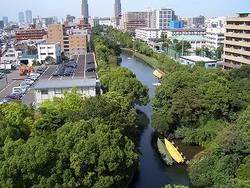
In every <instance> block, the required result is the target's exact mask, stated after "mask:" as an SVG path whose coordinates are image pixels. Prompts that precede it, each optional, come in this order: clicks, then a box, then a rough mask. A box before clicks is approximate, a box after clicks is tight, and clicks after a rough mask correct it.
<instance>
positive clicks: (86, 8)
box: [82, 0, 89, 23]
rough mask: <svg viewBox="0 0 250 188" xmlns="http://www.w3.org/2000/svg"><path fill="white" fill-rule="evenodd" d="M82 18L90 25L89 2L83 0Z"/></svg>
mask: <svg viewBox="0 0 250 188" xmlns="http://www.w3.org/2000/svg"><path fill="white" fill-rule="evenodd" d="M82 18H83V19H84V22H85V23H88V19H89V5H88V0H82Z"/></svg>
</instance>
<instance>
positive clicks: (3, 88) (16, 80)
mask: <svg viewBox="0 0 250 188" xmlns="http://www.w3.org/2000/svg"><path fill="white" fill-rule="evenodd" d="M16 82H17V80H14V81H12V82H11V83H10V84H8V85H7V86H5V88H3V89H2V90H1V91H0V93H2V92H4V91H5V90H6V89H7V88H8V87H9V86H11V85H12V84H14V83H16Z"/></svg>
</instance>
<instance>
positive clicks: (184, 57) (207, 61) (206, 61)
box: [180, 55, 217, 63]
mask: <svg viewBox="0 0 250 188" xmlns="http://www.w3.org/2000/svg"><path fill="white" fill-rule="evenodd" d="M180 58H181V59H185V60H189V61H193V62H198V61H203V62H204V63H210V62H217V61H216V60H213V59H210V58H208V57H201V56H196V55H193V56H181V57H180Z"/></svg>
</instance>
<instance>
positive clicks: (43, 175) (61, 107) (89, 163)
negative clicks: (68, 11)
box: [0, 32, 149, 188]
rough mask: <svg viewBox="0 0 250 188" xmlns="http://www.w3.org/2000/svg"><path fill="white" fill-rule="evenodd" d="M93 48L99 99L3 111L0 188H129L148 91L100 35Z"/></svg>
mask: <svg viewBox="0 0 250 188" xmlns="http://www.w3.org/2000/svg"><path fill="white" fill-rule="evenodd" d="M92 44H93V48H94V49H95V52H96V58H97V62H98V74H99V75H100V79H101V83H103V89H104V94H103V95H101V96H97V97H90V98H82V97H81V96H80V94H78V93H77V90H72V91H71V92H68V93H65V96H64V98H54V100H53V101H46V102H44V103H43V104H42V105H41V106H39V108H38V109H32V108H30V107H28V106H25V105H23V104H21V103H18V102H11V103H9V104H4V105H0V187H37V188H38V187H96V188H98V187H100V188H103V187H124V186H126V184H127V182H128V179H130V178H131V176H132V174H133V171H134V169H135V168H136V167H137V165H138V150H137V149H136V146H135V141H136V138H138V136H139V135H140V128H141V127H139V125H140V124H141V122H139V121H141V119H142V115H141V116H139V115H140V114H139V112H137V111H136V110H135V109H134V106H135V105H136V104H139V105H141V104H146V103H147V102H148V100H149V99H148V93H147V92H148V89H147V88H146V87H145V86H143V85H142V84H141V83H140V82H139V81H138V80H137V79H136V77H135V75H134V74H133V73H132V72H131V71H129V70H128V69H126V68H121V67H119V66H118V62H117V55H118V54H119V50H120V49H119V47H118V46H117V44H115V43H111V41H109V39H108V38H107V37H103V36H102V34H101V33H100V32H96V33H94V35H93V40H92Z"/></svg>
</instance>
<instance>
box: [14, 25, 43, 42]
mask: <svg viewBox="0 0 250 188" xmlns="http://www.w3.org/2000/svg"><path fill="white" fill-rule="evenodd" d="M46 34H47V33H46V32H45V30H44V29H37V28H28V29H23V30H18V31H17V32H16V41H17V42H18V41H22V40H39V39H43V38H44V37H45V36H46Z"/></svg>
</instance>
